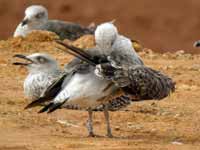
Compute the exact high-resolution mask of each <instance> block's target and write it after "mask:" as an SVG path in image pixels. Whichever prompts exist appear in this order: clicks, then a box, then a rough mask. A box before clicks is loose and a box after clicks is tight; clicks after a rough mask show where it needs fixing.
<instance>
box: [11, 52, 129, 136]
mask: <svg viewBox="0 0 200 150" xmlns="http://www.w3.org/2000/svg"><path fill="white" fill-rule="evenodd" d="M14 57H17V58H20V59H24V60H26V61H25V62H14V63H13V64H14V65H21V66H25V67H26V68H27V69H28V72H29V74H28V75H27V77H26V79H25V81H24V93H25V95H26V97H27V98H28V99H29V100H30V101H31V103H30V104H29V105H27V106H26V107H25V108H26V109H27V108H31V107H34V106H38V105H44V106H45V107H44V108H49V109H50V110H49V112H51V111H53V109H56V108H59V105H60V103H58V104H59V105H58V104H57V105H54V107H50V106H52V101H51V100H55V101H67V100H68V99H69V100H68V101H69V103H66V104H63V105H62V107H60V108H67V109H75V110H77V109H78V110H82V109H84V110H87V111H88V112H89V119H88V123H87V128H88V130H89V136H94V133H93V127H92V112H93V111H104V114H105V117H106V122H107V132H108V136H109V137H111V136H112V134H111V129H110V124H109V120H108V118H109V114H108V110H109V111H116V110H119V109H121V108H123V107H125V106H127V105H129V104H130V102H131V100H130V99H129V97H127V96H125V95H122V96H119V97H116V98H113V99H112V97H111V99H110V100H109V101H104V98H105V97H109V95H110V93H112V92H113V91H114V92H117V88H116V87H115V86H114V85H111V84H110V83H109V82H107V81H106V80H101V79H99V78H98V77H97V76H96V75H95V74H94V71H92V72H91V71H90V70H91V69H92V68H93V69H92V70H94V67H90V66H89V65H87V64H82V63H80V61H79V59H74V60H72V61H71V62H70V63H69V64H68V68H69V69H68V70H67V71H65V72H63V71H61V69H60V68H59V65H58V63H57V61H56V60H55V59H54V58H53V57H51V56H50V55H48V54H44V53H34V54H31V55H28V56H25V55H22V54H16V55H14ZM70 68H71V69H70ZM95 84H96V85H95ZM52 86H53V88H52ZM113 94H114V93H113ZM43 111H44V109H42V110H41V111H40V112H43Z"/></svg>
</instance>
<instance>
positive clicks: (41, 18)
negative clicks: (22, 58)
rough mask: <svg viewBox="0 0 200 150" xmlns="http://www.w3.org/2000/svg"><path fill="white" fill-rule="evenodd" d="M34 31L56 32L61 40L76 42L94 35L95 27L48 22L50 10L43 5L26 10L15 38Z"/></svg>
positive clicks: (56, 21)
mask: <svg viewBox="0 0 200 150" xmlns="http://www.w3.org/2000/svg"><path fill="white" fill-rule="evenodd" d="M33 30H47V31H51V32H55V33H56V34H57V35H58V36H59V37H60V39H69V40H76V39H77V38H79V37H81V36H83V35H85V34H93V32H94V30H95V27H92V26H91V27H83V26H81V25H79V24H77V23H72V22H64V21H60V20H48V10H47V9H46V8H45V7H44V6H41V5H32V6H29V7H27V8H26V10H25V17H24V19H23V21H22V22H21V23H20V24H19V25H18V26H17V28H16V30H15V32H14V37H17V36H23V37H25V36H26V35H27V34H28V33H30V32H32V31H33Z"/></svg>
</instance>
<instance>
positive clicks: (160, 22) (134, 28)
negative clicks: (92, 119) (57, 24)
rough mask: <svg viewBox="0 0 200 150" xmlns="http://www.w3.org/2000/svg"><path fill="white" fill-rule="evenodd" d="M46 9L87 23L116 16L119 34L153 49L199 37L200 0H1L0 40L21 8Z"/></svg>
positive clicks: (188, 47) (188, 45)
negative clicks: (35, 6) (34, 7)
mask: <svg viewBox="0 0 200 150" xmlns="http://www.w3.org/2000/svg"><path fill="white" fill-rule="evenodd" d="M32 4H41V5H44V6H45V7H47V8H48V10H49V18H50V19H60V20H65V21H72V22H77V23H81V24H83V25H88V24H89V23H90V22H95V23H96V24H98V23H101V22H105V21H110V20H112V19H116V25H117V26H118V27H119V30H120V32H121V33H123V34H125V35H127V36H129V37H131V38H133V39H138V40H139V41H140V42H141V43H142V44H143V45H144V47H148V48H151V49H154V50H156V51H162V52H163V51H175V50H182V49H184V50H185V51H188V52H198V51H200V50H198V49H195V48H193V46H192V45H193V43H194V41H195V40H198V39H200V0H167V1H166V0H165V1H164V0H153V1H149V0H57V1H55V0H48V1H47V0H46V1H45V0H40V1H39V0H0V18H1V23H0V39H6V38H8V37H10V36H12V34H13V32H14V30H15V28H16V26H17V24H18V23H19V22H20V21H21V20H22V18H23V16H24V10H25V8H26V7H27V6H29V5H32Z"/></svg>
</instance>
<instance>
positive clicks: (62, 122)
mask: <svg viewBox="0 0 200 150" xmlns="http://www.w3.org/2000/svg"><path fill="white" fill-rule="evenodd" d="M56 122H57V123H60V124H62V125H65V126H68V127H76V128H78V127H79V126H78V125H75V124H73V123H70V122H68V121H67V120H57V121H56Z"/></svg>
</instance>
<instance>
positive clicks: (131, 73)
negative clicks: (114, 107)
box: [59, 23, 175, 100]
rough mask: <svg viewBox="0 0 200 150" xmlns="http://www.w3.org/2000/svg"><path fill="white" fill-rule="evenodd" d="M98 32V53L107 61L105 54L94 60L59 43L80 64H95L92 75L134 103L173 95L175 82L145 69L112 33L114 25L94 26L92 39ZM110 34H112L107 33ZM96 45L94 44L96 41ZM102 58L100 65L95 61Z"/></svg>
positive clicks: (128, 46)
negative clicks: (101, 44)
mask: <svg viewBox="0 0 200 150" xmlns="http://www.w3.org/2000/svg"><path fill="white" fill-rule="evenodd" d="M101 27H102V28H101ZM99 29H102V30H101V31H99V34H98V35H101V36H102V35H104V38H102V39H101V41H104V40H105V39H106V41H104V42H103V43H104V45H106V44H107V46H104V49H103V50H102V51H103V53H104V54H105V53H106V57H107V58H105V55H99V56H97V55H96V56H95V57H94V56H93V55H90V54H89V53H87V51H86V50H82V49H79V48H76V47H73V46H70V45H67V44H65V43H62V42H59V43H61V44H62V45H63V46H65V47H66V48H68V49H70V50H71V51H72V52H74V55H75V56H77V57H79V58H80V59H82V60H83V61H87V62H88V63H90V62H91V63H90V64H91V65H96V70H95V73H96V75H97V76H99V77H102V78H103V79H107V80H109V81H112V82H113V83H115V85H116V86H117V87H120V88H121V89H122V90H123V91H124V92H125V93H126V94H129V95H132V96H134V98H135V100H153V99H157V100H161V99H163V98H165V97H167V96H168V95H170V93H171V92H174V90H175V82H174V81H173V80H172V79H171V78H170V77H168V76H167V75H165V74H163V73H161V72H159V71H156V70H154V69H152V68H149V67H147V66H145V65H144V64H143V62H142V60H141V59H140V57H139V56H138V55H137V53H136V52H135V51H134V49H133V48H132V46H131V43H130V42H129V41H130V40H129V39H128V38H126V37H123V36H120V35H117V34H116V33H117V32H116V31H117V30H116V28H115V27H114V25H112V24H109V23H106V24H103V25H100V26H98V27H97V29H96V31H95V37H96V33H98V30H99ZM104 29H106V30H107V29H109V30H108V31H109V32H108V33H109V34H108V35H106V34H105V33H104V31H106V30H104ZM112 29H113V30H112ZM111 31H113V32H112V33H111ZM109 35H110V36H109ZM98 39H99V38H98ZM96 43H97V44H98V42H97V41H96ZM105 43H106V44H105ZM98 45H100V44H98ZM72 54H73V53H72ZM102 59H104V62H100V61H98V60H102ZM105 59H107V62H106V60H105Z"/></svg>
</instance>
